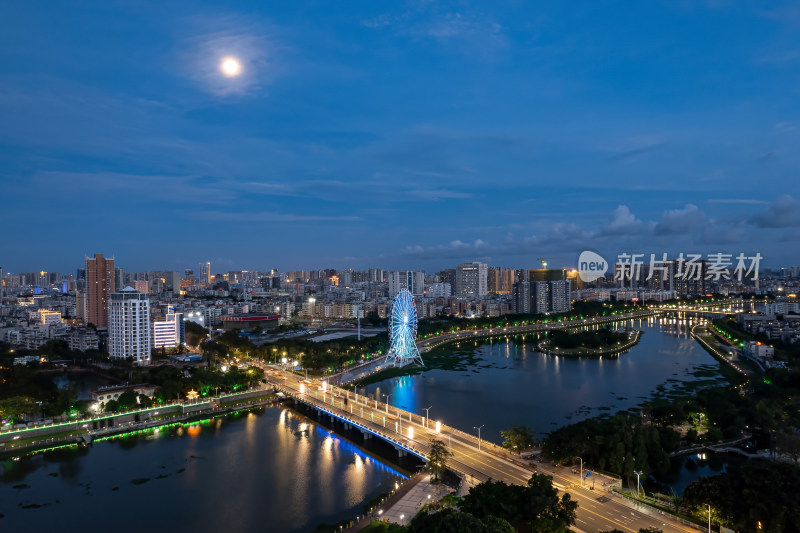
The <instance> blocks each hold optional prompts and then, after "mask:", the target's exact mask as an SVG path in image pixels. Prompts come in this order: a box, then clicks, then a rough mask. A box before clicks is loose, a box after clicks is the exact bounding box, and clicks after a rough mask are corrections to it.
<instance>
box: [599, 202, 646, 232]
mask: <svg viewBox="0 0 800 533" xmlns="http://www.w3.org/2000/svg"><path fill="white" fill-rule="evenodd" d="M643 227H644V224H643V223H642V221H641V220H639V219H638V218H636V216H635V215H634V214H633V213H631V210H630V209H629V208H628V206H627V205H620V206H618V207H617V208H616V209H615V210H614V212H613V213H612V214H611V221H610V222H609V223H608V224H606V225H605V226H604V227H603V234H605V235H633V234H637V233H641V232H642V229H643Z"/></svg>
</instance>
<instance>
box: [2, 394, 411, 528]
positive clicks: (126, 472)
mask: <svg viewBox="0 0 800 533" xmlns="http://www.w3.org/2000/svg"><path fill="white" fill-rule="evenodd" d="M404 477H405V476H403V475H402V474H401V473H400V472H398V471H397V470H395V469H394V468H392V467H391V466H389V465H388V464H386V463H384V462H382V461H380V460H377V459H376V458H375V457H374V456H372V455H371V454H368V453H365V452H364V451H363V449H361V448H360V447H357V446H356V445H354V444H352V443H351V442H349V441H347V440H345V439H343V438H341V437H339V436H337V435H336V434H334V433H332V432H331V431H329V430H328V429H327V428H325V427H323V426H322V425H320V424H318V423H316V422H314V421H313V420H311V419H308V418H305V417H304V416H302V415H299V414H296V413H294V412H293V411H291V410H289V409H287V408H283V407H267V408H265V409H260V410H258V411H257V413H254V412H250V413H242V414H240V415H238V416H233V415H231V416H227V417H224V418H217V419H213V420H210V421H205V422H202V423H197V424H193V425H190V426H178V427H173V428H168V429H161V430H159V431H158V432H150V433H148V434H144V435H131V436H127V437H124V438H116V439H114V440H107V441H101V442H96V443H94V444H93V445H92V447H91V448H82V449H77V448H71V449H66V450H55V451H51V452H47V453H43V454H41V453H40V454H36V455H33V456H23V457H21V458H19V459H18V460H14V459H8V460H6V461H4V462H3V463H2V470H1V471H0V514H2V515H4V516H3V518H0V530H2V531H13V532H15V533H21V532H26V531H60V530H65V528H66V530H73V531H74V530H77V529H79V528H86V529H104V530H110V531H118V532H128V531H129V532H138V531H143V530H144V531H152V532H160V531H163V532H172V531H176V530H178V531H309V530H313V529H314V528H315V527H316V526H317V525H318V524H320V523H323V522H325V523H331V524H333V523H337V522H339V521H342V520H347V519H350V518H352V517H354V516H355V515H358V514H361V512H362V508H363V505H364V504H365V503H366V502H368V501H370V500H372V499H373V498H375V497H376V496H378V495H379V494H382V493H385V492H388V491H390V490H391V489H392V488H393V487H394V484H395V483H396V482H398V481H400V480H401V479H402V478H404ZM67 526H68V527H67Z"/></svg>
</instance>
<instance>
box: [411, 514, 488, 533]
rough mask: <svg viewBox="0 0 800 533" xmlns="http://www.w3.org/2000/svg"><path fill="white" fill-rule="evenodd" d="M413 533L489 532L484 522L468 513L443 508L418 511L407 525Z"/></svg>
mask: <svg viewBox="0 0 800 533" xmlns="http://www.w3.org/2000/svg"><path fill="white" fill-rule="evenodd" d="M408 530H409V531H411V532H413V533H433V532H437V531H458V532H460V533H489V532H490V531H492V530H490V529H488V528H487V527H486V524H484V523H483V522H481V521H480V520H479V519H478V518H476V517H474V516H472V515H471V514H469V513H460V512H458V511H455V510H453V509H445V510H443V511H439V512H438V513H420V514H418V515H417V516H416V517H415V518H414V520H412V521H411V523H410V524H409V525H408Z"/></svg>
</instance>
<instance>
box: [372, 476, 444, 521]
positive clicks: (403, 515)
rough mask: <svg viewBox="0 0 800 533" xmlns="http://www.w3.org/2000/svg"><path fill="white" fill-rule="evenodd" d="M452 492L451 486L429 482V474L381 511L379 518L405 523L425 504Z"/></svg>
mask: <svg viewBox="0 0 800 533" xmlns="http://www.w3.org/2000/svg"><path fill="white" fill-rule="evenodd" d="M451 492H453V489H452V488H451V487H448V486H447V485H444V484H442V483H433V482H431V476H430V474H427V475H425V477H424V478H423V479H422V480H420V482H419V483H417V484H416V485H414V486H413V487H411V489H410V490H409V491H408V492H406V493H405V494H404V495H403V497H402V498H400V500H399V501H398V502H397V503H395V504H394V505H392V506H391V508H389V509H385V510H384V511H383V515H382V517H381V518H383V519H384V520H386V521H388V522H394V523H395V524H401V525H406V524H408V523H409V522H410V521H411V519H412V518H414V516H415V515H416V514H417V513H418V512H419V510H420V509H422V507H423V506H424V505H426V504H429V503H434V502H438V501H439V500H441V499H442V498H444V497H445V496H447V495H448V494H450V493H451Z"/></svg>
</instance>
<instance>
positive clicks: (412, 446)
mask: <svg viewBox="0 0 800 533" xmlns="http://www.w3.org/2000/svg"><path fill="white" fill-rule="evenodd" d="M267 379H268V381H269V382H270V383H271V384H272V385H273V386H274V387H275V388H276V389H277V390H278V391H280V392H282V393H283V394H284V395H285V396H286V397H288V398H291V399H293V400H294V401H295V402H298V403H302V404H304V405H306V406H308V407H310V408H312V409H315V410H316V411H317V412H318V413H319V414H320V415H321V416H328V417H330V418H331V421H332V422H334V423H338V424H340V425H342V426H343V427H344V429H346V430H354V431H358V432H360V433H361V435H362V437H363V438H364V439H365V440H366V439H372V438H379V439H382V440H384V441H386V442H387V443H389V444H390V445H391V446H393V447H394V448H395V449H396V450H397V452H398V454H399V455H401V456H403V455H406V454H412V455H414V456H416V457H419V458H420V459H422V460H423V461H424V460H427V458H428V454H429V452H430V441H431V439H432V438H433V437H436V438H437V439H439V440H440V441H442V442H444V443H445V444H446V445H447V447H448V449H449V450H450V452H451V453H452V454H453V455H452V457H450V458H449V459H448V468H449V469H450V470H452V471H454V472H455V473H456V474H458V475H459V476H461V477H462V478H463V479H464V481H465V482H466V483H468V484H476V483H479V482H482V481H486V480H488V479H493V480H496V481H503V482H505V483H509V484H515V485H524V484H526V483H527V482H528V479H530V477H531V476H532V475H533V473H534V472H537V471H538V472H541V473H544V474H548V475H551V476H553V481H554V484H555V486H556V488H559V489H560V490H567V489H569V493H570V495H571V497H572V498H573V499H574V500H575V501H577V502H578V505H579V507H578V512H577V523H576V524H575V526H574V527H573V528H572V529H574V530H577V531H583V532H587V533H588V532H594V531H606V530H612V529H615V528H616V529H619V530H621V531H630V532H631V533H637V532H638V531H639V529H641V528H647V527H654V528H657V529H661V530H662V531H664V533H676V532H686V531H693V530H692V529H690V528H689V527H687V526H685V525H683V524H680V523H678V522H675V521H673V520H671V519H668V518H667V517H666V516H664V515H660V514H655V513H654V512H653V511H647V510H641V509H640V508H637V507H633V506H632V505H633V504H631V503H628V502H627V501H626V500H624V499H623V498H621V497H619V496H617V495H615V494H613V493H611V492H610V484H611V483H613V482H614V481H616V480H611V479H609V480H608V484H606V485H603V486H598V487H597V488H596V490H591V489H589V488H588V487H585V488H581V487H577V485H579V484H580V480H579V476H577V475H575V474H573V473H571V471H570V470H569V469H561V468H558V467H553V466H549V465H544V464H541V465H539V466H538V468H537V469H535V470H534V469H533V468H531V467H530V466H529V465H528V463H527V461H525V460H523V459H522V458H521V457H520V456H519V455H517V454H514V453H512V452H510V451H508V450H505V449H503V448H501V447H499V446H497V445H495V444H493V443H490V442H487V441H486V440H481V439H479V438H478V437H477V436H475V435H470V434H468V433H465V432H463V431H460V430H458V429H456V428H453V427H450V426H447V425H445V424H442V423H441V422H440V421H433V420H429V419H426V418H425V417H424V416H421V415H419V414H417V413H411V412H409V411H405V410H402V409H398V408H397V407H393V406H391V405H388V404H385V403H382V402H379V401H376V400H373V399H371V398H369V397H366V396H363V395H360V394H357V393H355V392H352V391H348V390H345V389H341V388H338V387H334V386H330V385H328V383H327V382H325V381H319V380H312V379H303V377H302V376H297V375H295V374H292V373H288V372H285V371H280V370H278V368H277V367H268V372H267Z"/></svg>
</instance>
